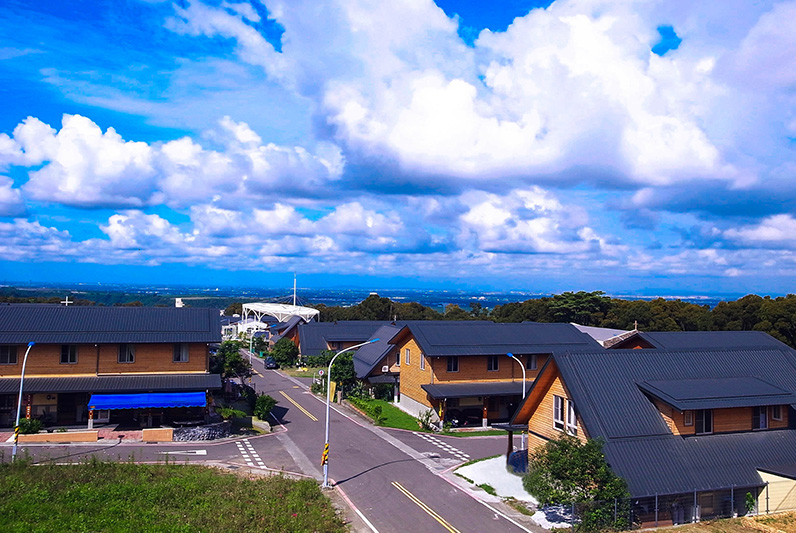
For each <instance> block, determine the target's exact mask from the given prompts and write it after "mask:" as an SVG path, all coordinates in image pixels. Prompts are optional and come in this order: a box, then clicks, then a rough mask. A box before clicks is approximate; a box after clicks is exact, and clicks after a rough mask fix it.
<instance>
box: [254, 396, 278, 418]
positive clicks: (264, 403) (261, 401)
mask: <svg viewBox="0 0 796 533" xmlns="http://www.w3.org/2000/svg"><path fill="white" fill-rule="evenodd" d="M276 404H277V401H276V400H275V399H274V398H272V397H271V396H268V395H267V394H258V395H257V400H256V401H255V403H254V416H256V417H257V418H259V419H260V420H267V419H268V415H269V414H271V410H272V409H273V408H274V407H275V406H276Z"/></svg>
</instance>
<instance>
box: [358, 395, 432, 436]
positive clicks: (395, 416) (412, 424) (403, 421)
mask: <svg viewBox="0 0 796 533" xmlns="http://www.w3.org/2000/svg"><path fill="white" fill-rule="evenodd" d="M348 401H349V402H351V403H352V404H353V405H355V406H356V407H358V408H360V409H362V411H364V412H365V414H367V415H368V416H369V417H370V418H371V420H373V419H374V418H375V416H374V413H373V408H374V407H376V406H377V405H380V406H381V418H382V419H381V423H380V424H378V425H380V426H384V427H388V428H396V429H408V430H411V431H424V430H423V429H421V428H420V425H419V424H418V423H417V418H415V417H413V416H412V415H410V414H407V413H405V412H403V411H401V410H400V409H398V408H397V407H395V406H394V405H393V404H391V403H390V402H387V401H385V400H363V399H360V398H348Z"/></svg>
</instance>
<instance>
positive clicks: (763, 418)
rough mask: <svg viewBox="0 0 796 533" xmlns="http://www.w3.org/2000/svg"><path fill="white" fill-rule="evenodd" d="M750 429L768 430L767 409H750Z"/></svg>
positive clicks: (763, 407)
mask: <svg viewBox="0 0 796 533" xmlns="http://www.w3.org/2000/svg"><path fill="white" fill-rule="evenodd" d="M752 429H768V407H766V406H762V407H752Z"/></svg>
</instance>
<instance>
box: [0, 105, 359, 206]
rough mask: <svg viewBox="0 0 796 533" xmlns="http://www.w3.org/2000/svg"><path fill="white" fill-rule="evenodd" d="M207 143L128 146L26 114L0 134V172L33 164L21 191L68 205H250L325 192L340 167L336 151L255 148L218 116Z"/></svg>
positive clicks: (78, 119) (67, 120) (72, 119)
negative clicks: (11, 129) (213, 202)
mask: <svg viewBox="0 0 796 533" xmlns="http://www.w3.org/2000/svg"><path fill="white" fill-rule="evenodd" d="M208 138H209V139H210V140H211V141H212V142H216V143H218V144H219V145H220V146H221V147H222V149H220V150H214V149H210V148H205V147H204V146H202V145H201V144H199V143H197V142H195V141H194V140H193V139H191V138H189V137H183V138H181V139H177V140H174V141H169V142H166V143H152V144H147V143H144V142H135V141H127V140H125V139H123V138H122V137H121V135H119V134H118V133H117V132H116V131H115V130H114V129H113V128H108V129H107V130H106V131H105V132H103V131H102V130H101V128H100V127H99V126H98V125H97V124H95V123H94V122H92V121H91V120H90V119H88V118H86V117H83V116H80V115H64V117H63V121H62V125H61V129H60V131H56V130H55V129H53V128H52V127H50V126H48V125H47V124H44V123H43V122H41V121H40V120H38V119H36V118H33V117H29V118H28V119H26V120H25V121H23V122H22V123H21V124H20V125H19V126H17V127H16V128H15V129H14V132H13V137H11V136H8V135H7V134H0V168H5V167H9V166H10V165H18V166H29V167H30V166H38V165H42V167H41V168H40V169H39V170H32V171H30V172H29V180H28V182H27V183H26V184H25V185H24V186H23V189H24V192H25V194H26V196H29V197H30V198H32V199H34V200H39V201H44V202H56V203H60V204H63V205H68V206H75V207H88V208H93V207H117V208H118V207H123V208H124V207H133V208H140V207H146V206H152V205H159V204H166V205H169V206H173V207H184V206H188V205H191V204H193V203H196V202H198V201H206V200H208V199H212V198H217V199H219V200H221V199H224V201H226V202H229V203H231V204H238V205H239V204H240V203H241V202H243V203H247V204H248V203H251V202H255V201H259V200H262V199H263V198H264V197H269V196H271V195H273V194H274V192H275V191H277V190H279V191H281V192H282V193H286V194H288V195H289V196H291V197H301V196H305V195H310V196H313V195H321V196H322V195H324V194H329V192H328V184H329V183H330V182H332V181H334V180H336V179H338V178H339V175H340V173H341V172H342V169H343V167H344V159H343V156H342V154H341V152H340V150H339V149H338V148H337V147H336V146H334V145H331V144H328V143H326V144H321V145H320V147H319V150H318V152H319V154H320V155H316V154H312V153H310V152H309V151H307V150H306V149H305V148H303V147H300V146H296V147H286V146H278V145H275V144H273V143H268V144H262V139H261V138H260V137H259V135H257V134H256V133H255V132H254V131H253V130H252V129H251V128H249V126H248V125H247V124H246V123H244V122H235V121H233V120H232V119H230V118H229V117H224V118H223V119H222V120H221V121H220V123H219V125H218V128H217V130H216V131H214V132H210V133H209V134H208Z"/></svg>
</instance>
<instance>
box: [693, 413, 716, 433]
mask: <svg viewBox="0 0 796 533" xmlns="http://www.w3.org/2000/svg"><path fill="white" fill-rule="evenodd" d="M694 418H695V421H694V422H695V426H696V428H695V429H696V434H697V435H703V434H705V433H713V410H712V409H699V410H698V411H694Z"/></svg>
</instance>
